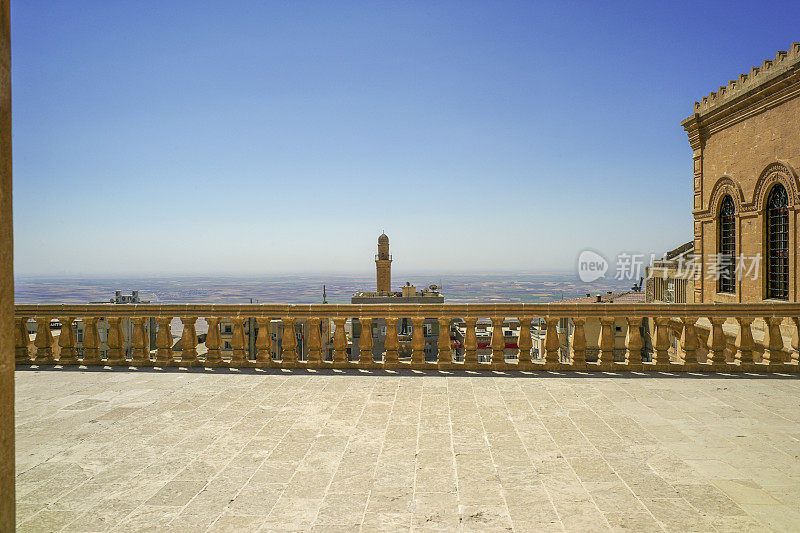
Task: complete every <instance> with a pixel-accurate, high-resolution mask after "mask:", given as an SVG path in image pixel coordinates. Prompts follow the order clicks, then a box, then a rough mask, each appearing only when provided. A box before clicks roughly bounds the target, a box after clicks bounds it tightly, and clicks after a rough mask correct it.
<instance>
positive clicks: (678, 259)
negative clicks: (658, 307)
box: [645, 241, 696, 304]
mask: <svg viewBox="0 0 800 533" xmlns="http://www.w3.org/2000/svg"><path fill="white" fill-rule="evenodd" d="M693 261H694V241H690V242H687V243H686V244H683V245H681V246H679V247H678V248H675V249H674V250H670V251H668V252H667V253H666V254H664V257H662V258H661V259H657V260H655V261H653V264H652V265H650V266H649V267H647V268H646V269H645V277H646V279H647V281H646V283H645V296H646V301H647V302H659V303H666V304H672V303H676V304H685V303H694V296H695V290H694V287H695V278H696V273H695V271H694V270H693V269H692V268H690V265H692V263H693Z"/></svg>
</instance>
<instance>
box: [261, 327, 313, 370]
mask: <svg viewBox="0 0 800 533" xmlns="http://www.w3.org/2000/svg"><path fill="white" fill-rule="evenodd" d="M256 323H257V324H258V336H257V337H256V362H257V363H260V364H262V365H264V364H266V365H268V366H269V365H271V364H272V332H271V331H270V324H271V323H272V318H271V317H268V316H260V317H256ZM317 324H318V325H319V322H317ZM317 338H319V329H317ZM317 354H319V351H317ZM308 357H309V362H310V359H311V355H310V354H309V356H308Z"/></svg>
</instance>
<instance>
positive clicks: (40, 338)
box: [33, 316, 55, 365]
mask: <svg viewBox="0 0 800 533" xmlns="http://www.w3.org/2000/svg"><path fill="white" fill-rule="evenodd" d="M36 324H37V325H38V326H39V327H38V328H37V329H36V337H35V338H34V340H33V344H34V345H35V346H36V358H35V359H34V362H35V363H36V364H37V365H52V364H53V363H54V362H55V360H54V359H53V333H52V332H51V331H50V317H49V316H37V317H36Z"/></svg>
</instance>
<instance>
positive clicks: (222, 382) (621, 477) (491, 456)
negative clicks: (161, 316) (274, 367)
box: [16, 370, 800, 532]
mask: <svg viewBox="0 0 800 533" xmlns="http://www.w3.org/2000/svg"><path fill="white" fill-rule="evenodd" d="M16 386H17V399H16V400H17V401H16V415H17V418H16V424H17V454H18V457H17V466H18V472H17V502H18V513H17V521H18V522H17V526H18V529H19V530H20V531H43V530H47V531H58V530H63V531H138V530H142V529H148V530H172V531H198V532H199V531H256V530H261V531H274V530H282V531H295V530H296V531H308V530H313V531H404V530H410V529H413V530H415V531H442V530H447V531H451V530H481V531H510V530H514V531H549V530H552V531H564V530H567V531H599V530H603V531H607V530H609V529H619V530H624V529H627V530H636V531H743V530H747V531H761V530H765V531H766V530H771V529H772V530H775V529H777V530H797V529H800V512H798V511H797V509H798V505H800V381H798V380H797V379H796V377H795V378H781V377H775V376H771V377H770V376H730V377H725V376H703V377H691V376H635V375H628V376H610V375H603V374H582V375H578V374H575V375H563V374H562V375H554V374H548V373H541V374H525V375H510V374H509V375H503V374H475V373H472V374H467V373H463V374H462V373H449V374H445V373H441V374H440V373H437V372H431V373H405V372H400V373H388V372H383V371H378V372H374V373H362V372H336V373H328V372H315V373H310V372H309V373H306V372H304V371H294V372H275V373H266V372H247V371H243V372H230V373H228V372H225V371H220V372H218V373H213V374H211V373H202V372H195V371H180V372H179V371H141V370H140V371H135V372H133V371H131V372H127V371H97V372H86V371H58V370H53V371H32V370H26V371H21V372H18V373H17V379H16Z"/></svg>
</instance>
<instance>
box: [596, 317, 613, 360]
mask: <svg viewBox="0 0 800 533" xmlns="http://www.w3.org/2000/svg"><path fill="white" fill-rule="evenodd" d="M597 347H598V348H599V350H598V351H597V366H599V367H601V368H611V367H613V366H614V317H610V316H604V317H601V318H600V335H599V336H598V337H597Z"/></svg>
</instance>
